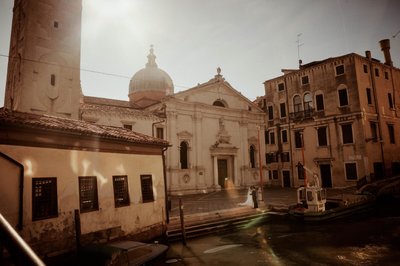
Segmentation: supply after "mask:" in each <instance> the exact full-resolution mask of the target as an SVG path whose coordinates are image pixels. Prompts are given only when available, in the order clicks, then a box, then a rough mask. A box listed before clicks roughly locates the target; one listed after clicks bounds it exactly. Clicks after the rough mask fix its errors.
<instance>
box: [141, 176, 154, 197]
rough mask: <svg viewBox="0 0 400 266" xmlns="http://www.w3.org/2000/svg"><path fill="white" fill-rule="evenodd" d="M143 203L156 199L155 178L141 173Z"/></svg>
mask: <svg viewBox="0 0 400 266" xmlns="http://www.w3.org/2000/svg"><path fill="white" fill-rule="evenodd" d="M140 184H141V186H142V200H143V203H145V202H151V201H154V193H153V180H152V178H151V175H140Z"/></svg>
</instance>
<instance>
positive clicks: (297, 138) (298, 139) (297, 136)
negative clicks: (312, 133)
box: [294, 130, 303, 148]
mask: <svg viewBox="0 0 400 266" xmlns="http://www.w3.org/2000/svg"><path fill="white" fill-rule="evenodd" d="M302 135H303V132H302V131H300V130H298V131H295V132H294V142H295V147H296V148H303V138H302Z"/></svg>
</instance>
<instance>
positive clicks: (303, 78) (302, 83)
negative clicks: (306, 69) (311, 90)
mask: <svg viewBox="0 0 400 266" xmlns="http://www.w3.org/2000/svg"><path fill="white" fill-rule="evenodd" d="M307 84H308V76H303V77H301V85H307Z"/></svg>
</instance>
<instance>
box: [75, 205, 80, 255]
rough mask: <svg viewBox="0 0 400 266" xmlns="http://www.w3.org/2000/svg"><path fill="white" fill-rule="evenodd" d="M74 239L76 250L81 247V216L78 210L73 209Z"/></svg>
mask: <svg viewBox="0 0 400 266" xmlns="http://www.w3.org/2000/svg"><path fill="white" fill-rule="evenodd" d="M74 214H75V239H76V249H77V250H78V249H80V247H81V216H80V214H79V210H77V209H75V211H74Z"/></svg>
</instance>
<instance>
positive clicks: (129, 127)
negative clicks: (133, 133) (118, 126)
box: [124, 124, 132, 130]
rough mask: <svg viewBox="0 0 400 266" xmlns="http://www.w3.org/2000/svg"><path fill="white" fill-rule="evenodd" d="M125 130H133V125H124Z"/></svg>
mask: <svg viewBox="0 0 400 266" xmlns="http://www.w3.org/2000/svg"><path fill="white" fill-rule="evenodd" d="M124 128H126V129H129V130H132V125H128V124H124Z"/></svg>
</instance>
